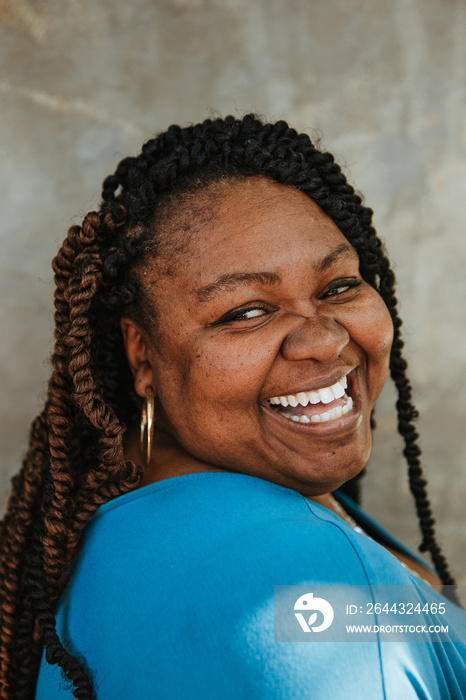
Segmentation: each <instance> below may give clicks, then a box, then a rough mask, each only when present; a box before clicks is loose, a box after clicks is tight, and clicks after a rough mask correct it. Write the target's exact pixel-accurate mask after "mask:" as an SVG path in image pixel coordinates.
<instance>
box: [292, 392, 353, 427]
mask: <svg viewBox="0 0 466 700" xmlns="http://www.w3.org/2000/svg"><path fill="white" fill-rule="evenodd" d="M352 408H353V399H352V398H351V396H348V397H347V401H346V404H345V405H344V406H336V407H335V408H331V409H330V411H324V413H315V414H314V415H313V416H311V417H310V418H309V417H308V416H304V415H302V416H298V415H296V414H295V413H287V412H286V411H282V413H281V415H282V416H284V417H285V418H288V419H289V420H292V421H294V422H295V423H327V421H329V420H336V419H337V418H341V417H342V416H344V415H345V414H346V413H349V411H351V409H352Z"/></svg>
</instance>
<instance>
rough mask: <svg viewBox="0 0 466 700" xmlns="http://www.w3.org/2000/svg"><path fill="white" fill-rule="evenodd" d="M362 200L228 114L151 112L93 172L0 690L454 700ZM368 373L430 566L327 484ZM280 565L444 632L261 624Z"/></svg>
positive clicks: (270, 607)
mask: <svg viewBox="0 0 466 700" xmlns="http://www.w3.org/2000/svg"><path fill="white" fill-rule="evenodd" d="M371 214H372V213H371V211H370V210H369V209H367V208H366V207H364V206H363V205H362V203H361V200H360V198H359V197H358V196H357V195H356V194H355V193H354V190H353V189H352V188H351V187H350V186H349V185H348V184H347V182H346V180H345V178H344V176H343V175H342V173H341V171H340V169H339V167H338V166H337V165H336V164H335V163H334V160H333V157H332V156H331V155H330V154H328V153H321V152H319V151H317V150H316V149H315V148H314V146H313V145H312V144H311V142H310V141H309V138H308V137H307V136H306V135H303V134H301V135H300V134H297V133H296V132H295V131H294V130H293V129H290V128H289V127H288V125H287V124H286V123H285V122H283V121H281V122H277V123H276V124H264V123H262V122H261V121H260V120H258V119H257V118H255V117H254V116H252V115H248V116H246V117H244V118H243V119H242V120H237V119H234V118H233V117H227V118H226V119H218V120H215V121H210V120H207V121H206V122H204V123H202V124H198V125H196V126H193V127H188V128H185V129H181V128H179V127H177V126H172V127H170V129H168V131H167V132H165V133H163V134H161V135H160V136H158V137H157V138H156V139H153V140H151V141H149V142H147V143H146V144H145V145H144V146H143V149H142V153H141V155H140V156H138V157H137V158H127V159H125V160H123V161H122V162H121V163H120V164H119V166H118V168H117V170H116V173H115V175H112V176H110V177H108V178H107V179H106V180H105V182H104V187H103V203H102V205H101V208H100V211H99V212H97V213H90V214H88V215H87V216H86V217H85V219H84V221H83V224H82V226H81V227H76V226H75V227H72V228H71V229H70V230H69V232H68V236H67V238H66V239H65V242H64V243H63V246H62V247H61V249H60V251H59V253H58V255H57V257H56V259H55V260H54V263H53V265H54V271H55V279H56V286H57V290H56V296H55V307H56V315H55V319H56V331H55V338H56V347H55V353H54V356H53V364H54V372H53V375H52V378H51V380H50V385H49V392H48V398H47V402H46V405H45V408H44V411H43V412H42V413H41V415H40V416H39V417H38V418H37V419H36V421H35V422H34V424H33V427H32V432H31V443H30V448H29V452H28V455H27V457H26V459H25V463H24V465H23V470H22V472H21V473H20V474H19V475H18V476H17V477H16V478H15V480H14V484H13V487H14V488H13V493H12V496H11V499H10V504H9V508H8V511H7V514H6V516H5V519H4V520H3V522H2V550H1V567H2V569H1V570H2V581H1V583H0V586H1V591H2V597H3V599H2V619H1V635H2V636H1V644H2V646H1V653H0V660H1V663H2V666H1V680H2V689H1V691H0V697H2V698H34V697H35V698H37V699H42V698H43V699H46V698H47V699H48V700H50V699H52V698H66V697H71V696H72V695H74V696H75V697H79V698H99V699H101V700H110V699H111V700H116V699H118V698H135V699H139V698H141V699H142V698H154V697H157V698H158V697H160V698H188V697H189V698H217V697H227V698H237V697H251V698H253V697H254V698H256V697H257V698H266V697H267V698H277V699H278V698H283V697H287V698H302V697H308V694H309V689H310V688H312V696H313V697H315V698H328V697H332V698H359V697H361V694H362V693H365V694H366V695H367V696H368V697H370V698H374V699H376V698H381V699H382V698H388V699H389V700H395V698H399V697H403V698H405V699H406V698H408V699H409V698H413V699H414V698H418V697H423V698H427V699H431V700H433V699H434V698H439V697H449V698H457V699H459V698H462V697H464V696H463V694H462V690H461V688H464V687H465V686H466V666H465V662H464V652H465V651H466V619H465V616H464V614H463V613H462V611H461V610H460V609H459V608H457V607H456V606H455V605H453V604H452V603H449V602H447V600H446V598H444V597H443V596H442V595H440V593H438V592H436V591H435V590H434V588H432V587H431V586H429V583H430V584H432V586H433V587H435V588H437V589H439V588H441V585H442V584H443V585H444V586H445V587H447V586H449V585H451V584H453V583H454V581H453V579H452V577H451V576H450V573H449V571H448V568H447V564H446V562H445V559H444V557H443V555H442V553H441V551H440V549H439V547H438V545H437V543H436V540H435V533H434V529H433V520H432V517H431V511H430V506H429V502H428V500H427V496H426V491H425V481H424V479H423V478H422V472H421V468H420V464H419V455H420V452H419V448H418V447H417V445H416V441H417V434H416V432H415V429H414V427H413V423H412V421H413V419H414V418H415V416H416V411H415V409H414V408H413V406H412V404H411V388H410V385H409V382H408V380H407V378H406V376H405V369H406V364H405V362H404V360H403V359H402V357H401V349H402V342H401V339H400V325H401V323H400V320H399V318H398V315H397V311H396V298H395V296H394V277H393V273H392V272H391V270H390V267H389V263H388V260H387V258H386V256H385V254H384V252H383V249H382V246H381V243H380V241H379V239H378V238H377V236H376V234H375V231H374V229H373V228H372V226H371ZM389 371H390V373H391V376H392V378H393V380H394V382H395V384H396V387H397V389H398V394H399V400H398V404H397V407H398V414H399V429H400V432H401V434H402V436H403V438H404V440H405V456H406V458H407V461H408V465H409V480H410V486H411V489H412V491H413V494H414V496H415V501H416V507H417V512H418V515H419V519H420V527H421V531H422V536H423V541H422V545H421V547H422V549H423V550H424V551H427V550H428V551H429V552H430V554H431V556H432V560H433V563H434V565H435V569H436V571H434V570H432V569H430V567H429V566H428V565H427V564H426V563H425V562H424V561H423V560H422V559H419V558H418V557H417V555H415V554H413V553H412V552H410V551H409V550H407V549H406V548H405V547H404V546H403V545H402V544H400V543H399V542H397V541H396V540H394V538H392V537H391V536H390V535H389V534H388V533H386V532H385V531H383V530H382V528H380V527H379V526H378V525H377V524H376V523H375V522H374V521H371V520H370V519H369V518H368V516H366V515H365V514H364V513H363V512H362V511H361V510H360V509H359V507H358V505H357V503H356V502H355V501H354V500H352V499H351V498H349V495H352V496H353V498H356V500H357V491H358V489H357V476H358V475H359V474H360V472H361V471H362V469H363V468H364V466H365V464H366V462H367V460H368V457H369V453H370V449H371V414H372V410H373V408H374V405H375V401H376V399H377V397H378V396H379V394H380V391H381V389H382V387H383V385H384V383H385V380H386V378H387V375H388V372H389ZM421 579H424V581H422V580H421ZM284 584H286V585H287V586H297V587H298V586H299V588H300V589H301V588H302V586H303V585H306V586H307V587H308V588H309V589H310V591H312V590H313V587H315V586H321V587H322V586H327V587H330V588H331V586H332V585H334V584H345V585H348V586H353V587H357V588H358V589H359V590H360V591H363V590H366V589H368V592H367V596H369V598H368V600H373V597H374V591H375V590H376V588H377V586H398V587H407V586H408V587H409V589H410V590H411V591H414V595H415V596H416V600H417V601H419V604H420V602H421V601H422V604H423V605H424V606H425V605H427V606H428V609H429V611H430V613H431V617H430V622H431V623H433V624H434V626H435V625H436V623H437V622H439V621H441V622H442V623H443V624H447V625H451V628H452V629H453V628H454V629H455V635H457V636H456V637H454V636H451V637H449V636H448V635H447V636H445V637H442V638H441V639H439V638H438V637H434V636H433V635H431V636H427V637H426V638H425V640H423V643H422V644H419V643H414V642H410V640H409V639H408V640H407V639H406V638H403V639H402V641H401V642H398V643H397V642H396V641H395V642H393V641H391V642H390V643H389V642H386V641H384V639H383V636H381V635H380V633H379V632H377V633H376V634H375V635H374V639H373V643H372V644H366V643H359V644H358V643H354V642H351V640H349V639H348V640H346V639H345V640H343V642H345V641H348V643H346V644H343V645H342V644H341V640H340V641H338V642H326V643H321V644H319V643H317V644H316V643H314V644H283V643H280V642H279V641H276V640H275V638H274V633H273V630H274V586H278V585H280V586H281V585H284ZM330 588H329V592H330ZM296 590H298V589H296ZM320 590H322V588H320ZM302 592H303V591H301V590H300V591H299V595H301V593H302ZM443 593H445V594H446V593H447V589H446V588H444V590H443ZM225 594H226V596H225ZM452 595H453V596H454V593H453V594H452ZM225 597H227V599H228V610H227V615H226V614H225V613H226V611H225ZM296 598H298V593H297V594H296ZM299 599H300V600H301V598H299ZM439 605H443V606H445V605H446V606H447V608H446V613H445V615H444V616H443V617H442V618H441V620H440V618H438V619H437V618H436V617H435V614H434V613H432V611H433V609H434V607H433V606H435V611H437V610H438V609H439V608H438V606H439ZM442 609H443V608H442ZM311 617H312V616H311ZM292 621H293V623H294V624H297V623H296V620H295V618H294V616H292ZM275 623H277V621H276V620H275ZM300 624H301V623H300ZM309 624H312V622H311V618H309ZM303 629H305V628H304V627H303ZM298 630H299V625H298ZM308 631H309V630H308ZM298 641H305V640H301V639H300V640H298ZM434 642H436V643H434ZM354 668H358V674H357V676H355V674H354ZM336 669H338V671H337V670H336ZM61 674H63V676H64V677H65V678H66V679H68V680H69V681H70V682H71V684H72V687H70V688H69V689H67V687H66V686H65V685H63V677H62V675H61Z"/></svg>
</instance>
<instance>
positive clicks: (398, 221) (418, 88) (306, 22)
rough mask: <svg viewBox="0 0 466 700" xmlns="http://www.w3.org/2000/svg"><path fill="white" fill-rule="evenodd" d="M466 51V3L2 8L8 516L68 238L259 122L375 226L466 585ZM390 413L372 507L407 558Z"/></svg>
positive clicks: (363, 0) (372, 474)
mask: <svg viewBox="0 0 466 700" xmlns="http://www.w3.org/2000/svg"><path fill="white" fill-rule="evenodd" d="M465 36H466V5H465V4H464V2H463V0H312V2H309V0H287V1H286V2H285V0H282V1H280V0H132V2H123V1H121V2H115V1H114V0H34V1H33V0H0V57H1V58H0V60H1V73H0V76H1V77H0V100H1V113H0V124H1V127H0V154H1V158H0V168H1V182H2V200H3V210H2V216H1V231H2V233H1V258H0V265H1V276H0V291H1V297H0V319H1V328H2V341H1V349H0V352H1V355H0V371H1V399H0V408H1V412H2V420H1V423H0V430H1V450H2V460H1V469H2V471H1V502H0V510H1V511H3V508H4V505H5V503H6V498H7V493H8V490H9V477H10V476H11V475H12V474H13V473H14V472H15V471H16V470H17V469H18V465H19V462H20V458H21V455H22V452H23V450H24V446H25V442H26V436H27V430H28V426H29V423H30V421H31V419H32V418H33V416H34V415H35V413H36V412H37V410H38V408H39V405H40V402H41V400H42V398H43V393H44V387H45V381H46V378H47V376H48V374H49V367H48V365H47V362H44V358H47V356H48V355H49V353H50V351H51V342H50V339H51V327H52V314H51V298H52V273H51V268H50V260H51V259H52V257H53V255H54V254H55V252H56V249H57V246H58V244H59V243H60V241H61V240H62V238H63V237H64V234H65V231H66V229H67V228H68V226H69V225H70V224H71V223H76V222H78V221H79V220H80V217H81V216H82V215H83V214H84V213H85V212H86V211H88V210H89V209H90V208H93V207H94V206H95V205H96V204H97V202H98V199H99V192H100V183H101V181H102V179H103V177H104V176H105V175H106V174H107V173H109V172H111V171H113V169H114V167H115V165H116V163H117V162H118V160H119V159H120V158H121V157H122V156H125V155H128V154H130V153H137V152H138V150H139V147H140V145H141V143H142V141H143V140H145V139H146V138H148V137H149V136H150V135H152V134H153V133H154V132H157V131H158V130H161V129H163V128H165V127H166V126H168V124H169V123H171V122H179V123H186V122H191V121H197V120H200V119H203V118H205V117H206V116H209V115H210V114H211V113H212V111H216V112H219V113H221V114H226V113H231V112H233V113H236V114H242V113H243V112H245V111H249V110H251V109H254V110H257V111H259V112H261V113H263V114H264V115H265V116H266V117H268V118H269V119H276V118H285V119H287V120H288V121H289V122H290V123H291V124H292V125H293V126H295V127H297V128H298V129H307V130H312V129H318V130H319V131H320V132H321V133H322V135H323V145H324V146H325V147H327V148H329V149H330V150H332V151H333V152H334V153H335V154H336V156H337V158H338V159H339V160H340V161H343V162H344V163H346V167H347V172H349V173H350V177H351V179H352V180H353V181H354V182H356V183H357V186H358V188H359V189H360V190H361V191H362V192H363V193H364V194H365V195H366V201H367V203H368V204H369V205H370V206H372V207H373V208H374V209H375V212H376V214H375V222H376V225H377V228H378V230H379V232H380V233H381V235H382V237H383V238H384V239H385V240H386V242H387V246H388V249H389V252H390V254H391V257H392V259H393V260H394V261H395V265H396V270H397V275H398V280H399V297H400V300H401V311H402V315H403V318H404V321H405V338H406V343H407V348H406V354H407V357H408V359H409V361H410V366H411V370H410V375H411V378H412V381H413V384H414V388H415V395H416V402H417V405H418V407H419V409H420V412H421V420H420V422H419V429H420V431H421V434H422V436H423V448H424V464H425V470H426V472H427V475H428V478H429V481H430V491H431V497H432V501H433V505H434V509H435V513H436V516H437V520H438V531H439V535H440V538H441V541H442V542H443V545H444V549H445V551H446V552H447V554H448V555H449V558H450V559H451V565H452V567H453V568H454V570H455V571H456V573H457V576H458V577H459V578H460V579H461V580H462V582H463V583H466V554H465V539H466V532H465V518H464V501H465V496H466V479H465V474H464V466H465V462H466V430H465V429H464V425H465V424H466V371H465V370H466V360H465V357H466V353H465V349H464V345H465V331H464V328H465V325H466V313H465V307H466V275H465V272H464V270H465V267H466V244H465V242H464V230H465V228H466V205H465V200H466V160H465V152H466V96H465V85H466V83H465V72H466V44H465V42H464V37H465ZM38 397H39V398H38ZM393 400H394V394H393V392H392V390H391V388H390V387H388V388H387V391H386V392H385V393H384V395H383V396H382V399H381V401H380V404H379V407H378V412H377V415H378V430H377V434H376V440H375V447H374V453H373V457H372V459H371V464H370V469H369V474H368V476H367V478H366V481H365V506H366V508H367V509H368V510H369V512H371V513H373V514H375V515H376V517H377V518H378V519H379V520H380V521H381V522H383V523H384V524H385V525H386V526H388V527H389V528H390V529H391V530H392V531H393V532H394V533H395V534H397V535H398V536H400V537H401V538H402V539H404V541H405V542H406V543H408V544H410V545H411V546H414V545H415V543H416V542H417V539H418V535H417V531H416V521H415V518H414V515H413V509H412V502H411V497H410V494H409V492H408V487H407V480H406V476H405V473H406V469H405V465H404V463H403V460H402V458H401V456H400V441H399V440H398V438H397V436H396V431H395V414H394V410H393Z"/></svg>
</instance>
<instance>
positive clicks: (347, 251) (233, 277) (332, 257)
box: [194, 243, 358, 302]
mask: <svg viewBox="0 0 466 700" xmlns="http://www.w3.org/2000/svg"><path fill="white" fill-rule="evenodd" d="M343 256H348V257H356V258H357V257H358V255H357V253H356V251H355V250H354V248H353V247H352V246H351V245H350V244H349V243H341V244H340V245H339V246H337V247H336V248H334V250H331V251H330V252H329V253H327V255H326V256H325V257H324V258H322V260H319V262H318V263H317V265H316V266H315V271H316V272H324V271H325V270H327V269H328V268H329V267H331V266H332V265H333V263H334V262H335V261H336V260H337V259H338V258H340V257H343ZM281 281H282V278H281V277H280V275H279V274H278V272H232V273H230V274H227V275H221V276H220V277H218V278H217V279H216V280H215V281H214V282H211V283H210V284H206V285H205V286H204V287H199V289H195V290H194V294H195V295H196V297H197V299H198V300H199V301H201V302H202V301H210V300H211V299H212V298H213V297H215V296H216V295H217V294H219V293H220V292H224V291H225V290H227V289H231V288H232V287H238V286H247V285H248V284H253V283H256V284H263V285H267V286H272V285H276V284H280V282H281Z"/></svg>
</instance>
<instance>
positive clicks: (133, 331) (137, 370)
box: [120, 318, 155, 398]
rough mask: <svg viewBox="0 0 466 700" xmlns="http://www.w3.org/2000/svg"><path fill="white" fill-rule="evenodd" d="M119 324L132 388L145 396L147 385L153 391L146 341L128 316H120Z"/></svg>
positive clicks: (152, 378)
mask: <svg viewBox="0 0 466 700" xmlns="http://www.w3.org/2000/svg"><path fill="white" fill-rule="evenodd" d="M120 326H121V330H122V333H123V342H124V344H125V350H126V357H127V358H128V363H129V366H130V368H131V372H132V373H133V377H134V388H135V390H136V393H137V394H138V395H139V396H141V397H142V398H145V396H146V389H147V387H148V386H150V387H152V389H153V391H154V393H155V387H154V384H153V381H154V377H153V372H152V365H151V363H150V361H149V356H148V352H147V345H146V341H145V340H144V337H143V334H142V333H141V331H140V330H139V328H138V327H137V326H136V324H135V323H134V321H132V320H131V319H130V318H122V319H121V321H120Z"/></svg>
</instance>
